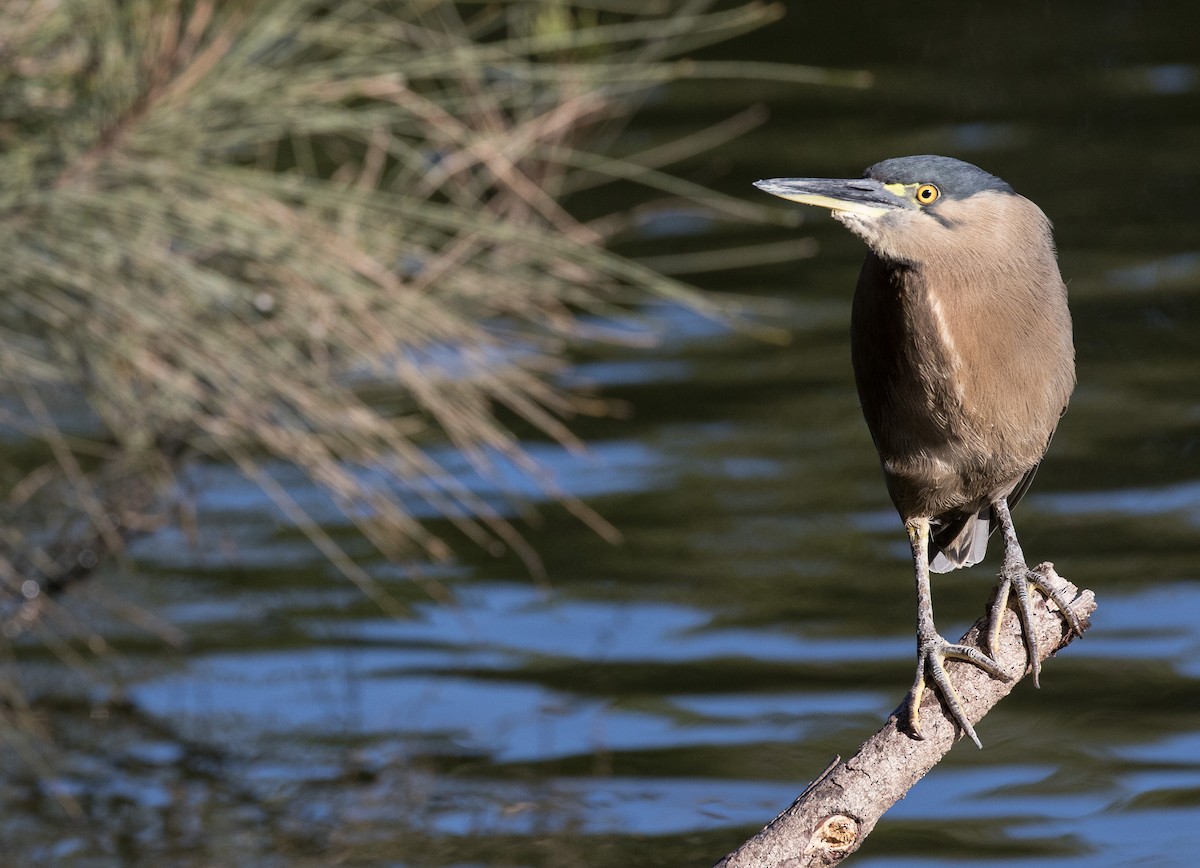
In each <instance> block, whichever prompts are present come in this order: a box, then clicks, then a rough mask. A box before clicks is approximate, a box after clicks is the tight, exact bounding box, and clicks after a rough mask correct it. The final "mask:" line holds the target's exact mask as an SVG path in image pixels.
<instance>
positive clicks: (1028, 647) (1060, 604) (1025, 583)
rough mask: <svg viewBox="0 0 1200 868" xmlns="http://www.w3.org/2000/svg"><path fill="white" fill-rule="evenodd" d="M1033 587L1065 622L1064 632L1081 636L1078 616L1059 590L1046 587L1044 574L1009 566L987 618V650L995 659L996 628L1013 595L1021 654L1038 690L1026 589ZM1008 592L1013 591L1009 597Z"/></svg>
mask: <svg viewBox="0 0 1200 868" xmlns="http://www.w3.org/2000/svg"><path fill="white" fill-rule="evenodd" d="M1030 585H1033V586H1034V587H1035V588H1037V589H1038V590H1039V591H1041V592H1042V594H1043V595H1044V596H1045V597H1047V598H1048V599H1049V600H1050V602H1052V603H1054V605H1055V607H1056V608H1057V609H1058V610H1059V612H1060V613H1061V614H1062V616H1063V618H1065V619H1066V621H1067V626H1068V629H1069V630H1070V631H1071V632H1072V633H1074V634H1075V635H1077V636H1082V635H1083V625H1082V624H1081V623H1079V617H1078V616H1077V615H1076V614H1075V612H1074V611H1073V610H1072V609H1071V604H1070V603H1069V602H1068V601H1067V600H1066V599H1065V598H1064V597H1063V595H1062V594H1061V593H1059V590H1058V589H1057V588H1055V587H1054V586H1053V585H1051V584H1050V581H1049V579H1048V578H1047V577H1046V575H1045V574H1044V573H1043V572H1041V571H1040V569H1039V570H1031V569H1029V568H1028V567H1026V566H1025V564H1023V563H1012V564H1009V565H1008V566H1006V567H1005V569H1004V570H1003V571H1002V572H1001V576H1000V585H999V590H998V591H997V592H996V599H995V601H994V602H993V603H992V609H991V613H990V614H989V616H988V620H989V624H988V651H989V652H990V653H991V655H992V656H993V657H995V656H997V647H998V644H999V638H1000V627H1001V624H1002V622H1003V619H1004V609H1005V608H1006V607H1007V605H1008V601H1009V597H1010V596H1011V595H1015V597H1016V602H1017V605H1016V610H1017V617H1018V618H1019V619H1020V621H1021V633H1022V638H1023V640H1024V642H1025V651H1026V653H1027V654H1028V655H1029V666H1030V669H1031V670H1032V672H1033V686H1034V687H1041V683H1040V675H1041V671H1042V655H1041V651H1040V649H1039V648H1038V641H1037V635H1036V634H1035V633H1034V630H1033V602H1032V601H1031V599H1030V595H1029V586H1030ZM1010 591H1011V592H1013V593H1012V594H1010Z"/></svg>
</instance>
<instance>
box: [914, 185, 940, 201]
mask: <svg viewBox="0 0 1200 868" xmlns="http://www.w3.org/2000/svg"><path fill="white" fill-rule="evenodd" d="M941 195H942V191H941V190H939V189H938V188H937V187H935V186H933V184H922V185H921V186H920V187H918V188H917V201H918V202H920V203H921V204H922V205H932V204H933V203H934V202H936V201H937V200H938V197H939V196H941Z"/></svg>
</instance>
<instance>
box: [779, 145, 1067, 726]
mask: <svg viewBox="0 0 1200 868" xmlns="http://www.w3.org/2000/svg"><path fill="white" fill-rule="evenodd" d="M757 186H759V187H760V188H762V189H764V190H766V191H767V192H769V193H773V194H775V195H778V196H782V197H784V198H787V199H791V200H793V201H798V202H803V203H806V204H811V205H818V206H822V207H828V208H830V209H831V210H832V211H833V216H834V217H835V218H836V219H837V220H839V221H840V222H841V223H843V224H845V226H846V227H847V228H849V229H850V230H851V231H852V232H854V233H855V234H856V235H858V236H859V237H861V238H862V239H863V240H864V241H866V242H867V245H868V247H869V248H870V250H869V252H868V253H867V258H866V261H865V262H864V263H863V267H862V271H861V272H860V274H859V279H858V288H857V290H856V292H855V295H854V307H853V316H852V321H851V356H852V359H853V362H854V376H855V382H856V384H857V386H858V393H859V399H860V401H861V404H862V410H863V415H864V417H865V418H866V421H867V427H868V428H869V429H870V431H871V437H872V439H873V440H874V441H875V447H876V449H877V450H878V451H879V460H880V464H881V466H882V467H883V473H884V479H885V481H886V483H887V489H888V493H889V494H890V495H891V497H892V501H893V503H895V505H896V509H897V511H898V512H899V513H900V517H901V519H902V520H903V522H904V524H905V527H906V529H907V531H908V535H909V540H910V542H911V544H912V550H913V563H914V569H915V573H916V581H917V649H918V663H917V676H916V679H915V681H914V683H913V689H912V692H911V694H910V701H909V722H910V728H911V731H912V732H913V734H914V735H916V736H918V737H919V735H920V722H919V709H920V701H921V697H922V695H923V692H924V689H925V677H926V675H927V674H928V677H929V678H930V680H931V681H932V682H933V683H934V684H936V685H937V688H938V690H939V692H940V693H941V694H942V696H943V698H944V699H945V701H946V704H947V706H948V708H949V710H950V712H951V714H952V715H953V716H954V717H955V719H956V720H957V721H958V723H959V725H960V727H961V728H962V729H963V731H964V732H966V733H967V734H968V735H969V736H970V737H971V738H972V740H974V741H975V743H976V744H979V739H978V737H977V736H976V735H975V731H974V729H973V728H972V727H971V724H970V723H969V722H968V721H967V719H966V717H965V715H964V714H963V712H962V708H961V705H960V704H959V702H958V698H957V696H956V694H955V692H954V689H953V687H952V686H951V684H950V681H949V678H948V676H947V675H946V671H945V668H944V665H943V664H944V661H945V659H946V658H948V657H958V658H962V659H966V660H969V661H971V662H972V663H975V664H976V665H977V666H980V667H981V668H983V669H985V670H987V671H988V672H990V673H991V674H992V675H994V676H996V677H1004V676H1003V675H1002V674H1001V673H1000V671H999V669H998V668H997V667H996V665H995V663H994V662H993V660H992V659H991V657H989V656H987V655H985V654H983V653H982V652H981V651H980V650H979V649H976V648H970V647H966V646H962V645H952V644H951V643H949V642H947V641H946V640H945V639H944V638H942V636H941V635H940V634H939V633H938V632H937V631H936V629H935V628H934V625H933V605H932V596H931V593H930V587H929V572H930V570H931V569H932V570H934V571H936V572H945V571H947V570H951V569H954V568H956V567H960V566H971V565H972V564H975V563H978V562H979V561H980V560H981V559H982V558H983V556H984V553H985V551H986V549H987V542H988V537H989V535H990V533H991V531H992V529H993V528H995V527H999V528H1000V529H1001V530H1002V537H1003V541H1004V560H1003V567H1002V569H1001V577H1000V591H999V593H998V594H997V598H996V602H995V604H994V605H993V608H992V612H991V630H990V631H989V636H988V649H989V651H990V652H991V653H992V655H993V656H994V649H995V646H996V641H997V636H998V630H999V626H1000V619H1001V616H1002V615H1003V609H1004V607H1005V606H1006V605H1007V601H1008V599H1009V596H1010V592H1012V594H1013V596H1014V597H1015V599H1016V602H1017V609H1018V614H1019V615H1020V616H1021V619H1022V623H1023V624H1027V623H1028V620H1029V606H1030V602H1029V594H1028V588H1029V586H1030V585H1032V586H1035V587H1038V588H1039V589H1041V590H1042V591H1043V592H1044V593H1046V594H1047V596H1049V597H1050V598H1051V599H1052V600H1053V601H1054V603H1055V604H1056V605H1058V607H1059V609H1060V610H1062V611H1063V612H1064V615H1065V616H1066V617H1067V618H1068V620H1071V619H1072V618H1073V617H1074V616H1073V615H1071V614H1070V613H1069V609H1068V608H1067V606H1066V603H1065V601H1063V600H1062V599H1060V598H1059V596H1058V595H1057V592H1055V591H1054V590H1052V589H1051V588H1050V587H1049V586H1048V585H1047V584H1046V582H1045V579H1044V577H1043V576H1041V574H1040V573H1037V572H1035V571H1032V570H1029V569H1028V568H1027V566H1026V564H1025V559H1024V554H1023V553H1022V551H1021V548H1020V545H1019V544H1018V542H1017V537H1016V531H1015V529H1014V528H1013V526H1012V518H1011V515H1010V513H1009V510H1010V508H1011V507H1012V506H1015V505H1016V502H1017V501H1018V500H1019V499H1020V498H1021V496H1022V495H1023V494H1024V493H1025V490H1026V489H1027V488H1028V487H1029V484H1030V482H1031V481H1032V479H1033V474H1034V472H1035V471H1036V469H1037V466H1038V463H1039V462H1040V461H1041V459H1042V456H1043V455H1044V454H1045V451H1046V448H1047V447H1048V446H1049V444H1050V438H1051V437H1052V435H1053V434H1054V429H1055V427H1056V426H1057V424H1058V420H1059V418H1060V417H1061V416H1062V414H1063V412H1064V411H1065V409H1066V406H1067V400H1068V399H1069V397H1070V395H1071V391H1072V389H1073V388H1074V386H1075V352H1074V348H1073V345H1072V342H1071V316H1070V312H1069V311H1068V309H1067V291H1066V287H1065V286H1064V284H1063V281H1062V277H1061V276H1060V275H1059V270H1058V262H1057V257H1056V255H1055V250H1054V240H1053V237H1052V235H1051V231H1050V222H1049V221H1048V220H1047V219H1046V216H1045V215H1044V214H1043V213H1042V211H1041V209H1039V208H1038V207H1037V206H1036V205H1035V204H1033V202H1031V201H1029V200H1028V199H1026V198H1024V197H1022V196H1020V195H1018V194H1017V193H1016V192H1015V191H1014V190H1013V189H1012V187H1010V186H1009V185H1008V184H1007V183H1005V182H1004V181H1002V180H1000V179H999V178H996V177H995V176H993V175H989V174H988V173H987V172H984V171H983V170H982V169H979V168H978V167H976V166H972V165H971V164H969V163H964V162H961V161H959V160H953V159H950V158H947V157H933V156H922V157H902V158H898V159H893V160H885V161H884V162H882V163H878V164H876V165H875V166H872V167H871V168H870V169H868V170H867V172H866V174H865V176H864V177H863V178H862V179H849V180H828V179H820V178H782V179H775V180H772V181H760V182H758V184H757ZM931 550H932V553H933V555H934V557H933V561H932V563H931V562H930V552H931ZM1071 626H1072V628H1073V629H1075V630H1076V631H1077V632H1078V631H1079V625H1078V623H1077V622H1075V621H1071ZM1025 634H1026V644H1027V646H1028V650H1029V655H1030V658H1031V665H1032V666H1033V671H1034V680H1035V682H1036V681H1037V675H1038V659H1039V658H1038V654H1037V648H1036V645H1035V644H1034V640H1033V639H1032V638H1031V634H1030V631H1029V630H1028V629H1026V630H1025Z"/></svg>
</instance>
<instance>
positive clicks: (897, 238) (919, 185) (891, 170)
mask: <svg viewBox="0 0 1200 868" xmlns="http://www.w3.org/2000/svg"><path fill="white" fill-rule="evenodd" d="M754 186H756V187H758V188H759V189H760V190H763V191H765V192H767V193H771V194H772V195H775V196H780V197H782V198H784V199H789V200H791V201H793V202H801V203H803V204H805V205H815V206H817V207H819V208H829V209H830V210H831V211H832V212H833V217H834V219H836V220H838V221H839V222H841V223H843V224H844V225H845V226H846V227H847V228H848V229H849V230H850V231H851V232H853V233H854V234H855V235H858V236H859V237H861V238H862V239H863V240H864V241H866V242H867V245H868V246H869V247H870V248H871V249H872V250H873V251H875V253H877V254H878V255H880V256H882V257H884V258H887V259H891V260H896V261H900V262H910V263H918V264H919V263H921V262H922V261H923V260H925V259H926V258H928V257H930V256H932V255H946V254H952V253H953V252H954V248H955V247H956V245H961V244H962V243H963V239H966V238H973V239H979V238H981V237H988V236H993V235H994V233H995V232H996V231H998V230H999V229H1002V227H1003V221H1004V219H1005V212H1007V211H1008V210H1010V209H1011V208H1012V207H1014V206H1015V207H1017V208H1018V209H1021V210H1024V209H1025V206H1032V207H1033V208H1034V210H1037V208H1036V206H1033V204H1032V203H1031V202H1029V201H1028V200H1026V199H1024V198H1023V197H1020V196H1018V195H1017V194H1016V192H1015V191H1014V190H1013V188H1012V187H1010V186H1009V185H1008V184H1007V183H1005V182H1004V181H1002V180H1001V179H1000V178H997V177H996V176H995V175H990V174H988V173H987V172H985V171H984V170H983V169H980V168H979V167H978V166H973V165H971V164H970V163H965V162H963V161H962V160H956V159H953V158H951V157H938V156H932V155H924V156H916V157H895V158H893V159H890V160H884V161H883V162H881V163H876V164H875V165H874V166H871V168H869V169H867V171H866V172H865V173H864V174H863V177H861V178H846V179H834V178H772V179H770V180H766V181H756V182H755V184H754ZM1017 200H1019V202H1018V201H1017ZM1037 213H1038V214H1039V215H1040V214H1041V212H1040V211H1037ZM1042 219H1043V220H1044V217H1043V218H1042ZM964 230H970V231H964Z"/></svg>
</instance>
